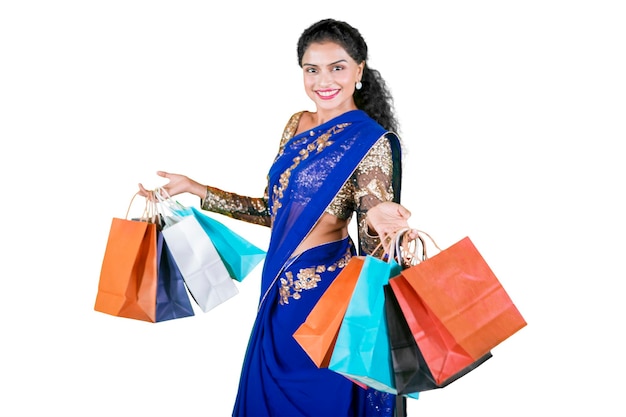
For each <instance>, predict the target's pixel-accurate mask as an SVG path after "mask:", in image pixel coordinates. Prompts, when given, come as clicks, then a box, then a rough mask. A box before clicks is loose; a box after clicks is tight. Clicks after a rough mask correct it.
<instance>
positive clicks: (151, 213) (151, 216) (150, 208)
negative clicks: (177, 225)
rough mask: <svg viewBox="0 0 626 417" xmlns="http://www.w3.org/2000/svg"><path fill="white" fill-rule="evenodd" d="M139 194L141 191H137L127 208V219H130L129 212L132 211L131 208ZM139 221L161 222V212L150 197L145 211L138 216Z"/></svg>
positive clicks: (147, 199)
mask: <svg viewBox="0 0 626 417" xmlns="http://www.w3.org/2000/svg"><path fill="white" fill-rule="evenodd" d="M138 195H139V191H137V192H136V193H135V194H134V195H133V197H132V198H131V199H130V203H128V208H127V209H126V216H125V217H124V218H125V219H127V220H128V214H129V213H130V209H131V207H132V206H133V202H134V201H135V198H136V197H137V196H138ZM138 219H139V221H142V222H148V223H155V224H159V221H158V219H159V213H158V210H157V207H156V203H155V202H154V201H151V200H150V199H149V198H146V205H145V206H144V209H143V212H142V213H141V216H140V217H139V218H138Z"/></svg>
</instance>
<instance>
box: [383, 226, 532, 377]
mask: <svg viewBox="0 0 626 417" xmlns="http://www.w3.org/2000/svg"><path fill="white" fill-rule="evenodd" d="M390 285H391V286H392V288H393V289H394V292H396V291H397V289H399V288H403V289H400V290H398V291H397V292H396V295H397V296H398V302H399V303H400V305H401V307H402V308H403V311H405V316H406V317H407V322H409V326H410V327H411V330H412V331H413V335H414V336H415V337H416V341H417V343H418V346H419V348H420V350H421V351H422V353H423V355H424V358H425V360H426V362H427V363H428V365H429V367H430V368H431V372H432V373H433V376H434V377H435V378H436V380H437V382H438V383H439V382H442V381H444V380H445V379H447V378H449V377H451V376H453V375H454V374H456V373H457V372H459V371H462V369H463V368H464V367H466V366H469V365H470V364H471V363H473V362H474V361H476V360H479V359H480V358H482V357H483V356H484V355H487V354H489V352H490V351H491V349H493V348H494V347H496V346H497V345H498V344H500V343H501V342H503V341H504V340H506V339H507V338H509V337H510V336H511V335H513V334H514V333H516V332H517V331H519V330H520V329H521V328H523V327H524V326H526V321H525V320H524V318H523V317H522V315H521V314H520V312H519V310H518V309H517V307H516V306H515V305H514V303H513V301H512V300H511V298H510V297H509V295H508V293H507V292H506V291H505V289H504V288H503V286H502V284H501V283H500V281H499V280H498V278H497V277H496V276H495V274H494V273H493V271H492V270H491V268H490V267H489V265H488V264H487V263H486V261H485V260H484V258H483V257H482V255H481V254H480V253H479V252H478V250H477V249H476V247H475V246H474V244H473V243H472V242H471V240H470V239H469V238H468V237H465V238H464V239H462V240H460V241H459V242H457V243H455V244H454V245H452V246H450V247H449V248H447V249H444V250H441V251H440V252H439V253H437V254H436V255H434V256H432V257H430V258H427V259H425V260H423V261H421V262H419V263H417V264H416V265H413V266H411V267H409V268H406V269H404V270H403V271H402V274H401V278H400V277H398V278H394V279H392V280H390ZM403 297H405V301H404V305H403V301H402V300H401V299H402V298H403ZM407 297H408V299H409V300H411V301H408V300H406V298H407ZM411 317H412V320H409V319H410V318H411Z"/></svg>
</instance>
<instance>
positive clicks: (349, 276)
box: [293, 256, 365, 368]
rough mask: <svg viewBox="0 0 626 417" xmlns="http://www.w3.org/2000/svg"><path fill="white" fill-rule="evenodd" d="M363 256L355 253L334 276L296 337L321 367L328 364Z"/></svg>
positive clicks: (295, 334) (294, 335)
mask: <svg viewBox="0 0 626 417" xmlns="http://www.w3.org/2000/svg"><path fill="white" fill-rule="evenodd" d="M364 259H365V257H363V256H353V257H352V258H350V261H348V264H347V265H346V266H345V267H344V269H343V270H342V271H341V272H340V273H339V274H338V275H337V276H336V277H335V280H334V281H333V282H332V283H331V284H330V285H329V286H328V288H327V289H326V291H325V292H324V294H323V295H322V296H321V297H320V299H319V300H318V302H317V304H315V307H313V309H312V310H311V312H310V313H309V315H308V316H307V318H306V320H305V321H304V323H302V325H300V327H299V328H298V329H297V330H296V331H295V333H294V334H293V337H294V338H295V339H296V341H297V342H298V343H299V344H300V346H302V348H303V349H304V350H305V351H306V353H307V354H308V355H309V357H310V358H311V359H312V360H313V362H315V364H316V365H317V366H318V367H320V368H326V367H328V364H329V362H330V357H331V355H332V353H333V348H334V346H335V341H336V340H337V334H338V333H339V328H340V327H341V322H342V320H343V316H344V314H345V312H346V309H347V308H348V304H349V303H350V298H351V297H352V292H353V290H354V287H355V285H356V282H357V279H358V278H359V274H360V272H361V268H362V267H363V261H364Z"/></svg>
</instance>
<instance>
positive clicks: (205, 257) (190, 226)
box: [163, 216, 239, 312]
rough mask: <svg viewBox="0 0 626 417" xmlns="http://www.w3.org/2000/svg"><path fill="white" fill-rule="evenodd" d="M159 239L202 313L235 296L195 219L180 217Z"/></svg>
mask: <svg viewBox="0 0 626 417" xmlns="http://www.w3.org/2000/svg"><path fill="white" fill-rule="evenodd" d="M163 237H164V239H165V242H166V243H167V246H168V248H169V249H170V251H171V253H172V256H173V258H174V260H175V262H176V265H178V268H179V269H180V272H181V274H182V276H183V279H184V281H185V284H186V285H187V289H188V290H189V293H190V294H191V296H192V298H193V299H194V301H195V302H196V303H197V304H198V306H200V308H201V309H202V311H204V312H207V311H209V310H211V309H213V308H214V307H216V306H218V305H219V304H222V303H223V302H225V301H226V300H228V299H230V298H232V297H234V296H235V295H237V294H238V293H239V290H238V289H237V286H236V285H235V281H233V280H232V279H231V277H230V275H229V273H228V270H227V269H226V266H225V265H224V262H223V261H222V259H221V258H220V256H219V254H218V253H217V250H216V249H215V246H214V245H213V243H212V242H211V239H210V238H209V236H208V235H207V234H206V233H205V232H204V229H203V228H202V226H201V225H200V223H199V222H198V220H197V219H196V217H195V216H183V217H180V218H178V219H176V221H175V222H171V223H170V224H169V225H168V224H166V225H165V226H164V227H163Z"/></svg>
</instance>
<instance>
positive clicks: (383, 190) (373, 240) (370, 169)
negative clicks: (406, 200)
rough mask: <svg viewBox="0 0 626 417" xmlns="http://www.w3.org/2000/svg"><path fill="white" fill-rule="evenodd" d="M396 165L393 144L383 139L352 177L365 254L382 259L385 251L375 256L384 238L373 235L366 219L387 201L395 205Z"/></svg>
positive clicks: (361, 243)
mask: <svg viewBox="0 0 626 417" xmlns="http://www.w3.org/2000/svg"><path fill="white" fill-rule="evenodd" d="M393 163H394V162H393V158H392V151H391V145H390V144H389V140H388V139H387V138H386V137H382V138H381V139H379V140H378V142H376V144H375V145H374V146H373V147H372V149H371V150H370V151H369V152H368V154H367V155H366V157H365V158H364V159H363V161H362V162H361V163H360V164H359V166H358V167H357V169H356V171H355V173H354V174H353V176H352V179H351V182H352V185H353V187H354V193H353V196H354V207H355V211H356V220H357V228H358V237H359V252H360V253H361V254H373V255H375V256H381V255H382V251H383V249H382V247H380V248H379V249H378V250H377V251H376V253H373V252H374V250H375V249H376V248H377V247H378V245H379V244H380V238H379V237H378V235H371V234H369V232H368V227H367V223H366V215H367V211H368V210H369V209H370V208H372V207H374V206H376V205H377V204H379V203H382V202H383V201H393V199H394V190H393V172H394V169H393Z"/></svg>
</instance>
